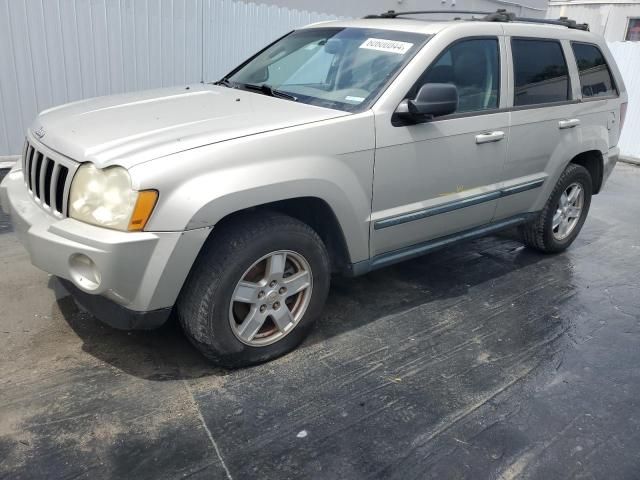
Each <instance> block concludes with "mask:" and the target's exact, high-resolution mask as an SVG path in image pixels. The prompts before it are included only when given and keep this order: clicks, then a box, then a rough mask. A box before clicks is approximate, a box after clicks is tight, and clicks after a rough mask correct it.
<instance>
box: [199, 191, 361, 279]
mask: <svg viewBox="0 0 640 480" xmlns="http://www.w3.org/2000/svg"><path fill="white" fill-rule="evenodd" d="M269 210H271V211H277V212H279V213H282V214H285V215H288V216H290V217H293V218H295V219H297V220H300V221H301V222H303V223H306V224H307V225H309V226H310V227H311V228H313V229H314V230H315V232H316V233H317V234H318V235H319V236H320V238H321V239H322V241H323V242H324V244H325V247H326V248H327V251H328V253H329V257H330V261H331V269H332V271H334V272H339V271H343V270H344V269H345V268H346V267H347V266H348V265H349V264H350V263H351V255H350V251H349V247H348V244H347V240H346V238H345V234H344V231H343V229H342V226H341V225H340V222H339V221H338V218H337V217H336V214H335V212H334V211H333V209H332V208H331V206H330V205H329V204H328V203H327V202H326V201H325V200H323V199H322V198H319V197H314V196H305V197H295V198H287V199H282V200H276V201H273V202H268V203H262V204H259V205H254V206H251V207H247V208H244V209H240V210H236V211H233V212H230V213H228V214H227V215H225V216H224V217H223V218H222V219H220V221H219V222H217V223H216V225H215V227H214V228H213V230H212V231H211V233H210V234H209V236H212V235H215V232H216V230H219V229H221V228H225V227H226V225H227V224H228V223H230V222H232V221H233V220H234V219H236V218H237V217H239V216H244V215H251V214H252V213H258V212H260V211H269Z"/></svg>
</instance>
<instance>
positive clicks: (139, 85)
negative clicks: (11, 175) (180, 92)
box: [0, 0, 336, 156]
mask: <svg viewBox="0 0 640 480" xmlns="http://www.w3.org/2000/svg"><path fill="white" fill-rule="evenodd" d="M331 18H336V17H332V16H330V15H326V14H319V13H315V12H305V11H298V10H295V9H288V8H284V7H278V6H275V5H271V6H268V5H258V4H254V3H247V2H242V1H235V0H0V156H3V155H11V154H17V153H19V152H20V149H21V148H22V143H23V139H24V130H25V128H26V127H27V126H28V125H29V124H30V123H31V121H32V120H33V118H34V117H35V116H36V114H37V113H38V112H39V111H41V110H44V109H46V108H49V107H52V106H54V105H59V104H61V103H66V102H71V101H74V100H78V99H82V98H87V97H94V96H98V95H109V94H113V93H120V92H125V91H130V90H140V89H146V88H155V87H162V86H169V85H177V84H185V83H193V82H199V81H201V80H204V81H208V80H213V79H217V78H219V76H221V75H222V74H223V73H224V72H226V71H228V70H229V69H231V68H233V67H234V66H235V65H236V64H238V63H239V62H240V61H242V60H243V59H245V58H246V57H247V56H249V55H250V54H251V53H252V52H255V51H256V50H258V49H259V48H261V47H263V46H264V45H265V44H266V43H267V42H269V41H271V40H273V39H275V38H277V37H278V36H280V35H283V34H284V33H286V32H287V31H289V30H291V29H293V28H295V27H298V26H301V25H304V24H307V23H312V22H316V21H321V20H329V19H331Z"/></svg>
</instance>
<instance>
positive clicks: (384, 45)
mask: <svg viewBox="0 0 640 480" xmlns="http://www.w3.org/2000/svg"><path fill="white" fill-rule="evenodd" d="M411 47H413V43H408V42H398V41H396V40H384V39H382V38H367V40H365V42H364V43H363V44H362V45H360V48H367V49H369V50H380V51H381V52H390V53H399V54H400V55H404V54H405V53H407V52H408V51H409V49H410V48H411Z"/></svg>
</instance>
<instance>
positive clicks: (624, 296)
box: [0, 165, 640, 480]
mask: <svg viewBox="0 0 640 480" xmlns="http://www.w3.org/2000/svg"><path fill="white" fill-rule="evenodd" d="M639 209H640V168H637V167H632V166H629V165H618V167H617V168H616V170H615V171H614V173H613V176H612V178H611V179H610V180H609V183H608V184H607V186H606V189H605V190H604V192H603V193H601V194H600V195H598V196H597V197H595V198H594V203H593V204H592V209H591V212H590V215H589V218H588V220H587V223H586V225H585V227H584V229H583V231H582V233H581V235H580V236H579V237H578V239H577V241H576V242H575V243H574V245H573V246H572V247H571V248H570V249H569V250H568V251H567V252H566V253H564V254H561V255H557V256H544V255H540V254H537V253H534V252H531V251H529V250H527V249H524V248H523V247H522V246H521V245H520V244H519V243H517V242H515V241H514V240H512V239H511V238H510V237H509V235H501V236H499V237H491V238H487V239H482V240H479V241H475V242H472V243H469V244H466V245H462V246H457V247H454V248H451V249H449V250H446V251H443V252H438V253H434V254H432V255H429V256H427V257H424V258H422V259H420V260H418V261H411V262H406V263H404V264H401V265H398V266H395V267H392V268H388V269H385V270H382V271H378V272H376V273H373V274H370V275H367V276H365V277H362V278H358V279H343V278H337V279H335V280H334V283H333V286H332V290H331V294H330V297H329V301H328V305H327V308H326V311H325V314H324V316H323V317H322V319H321V321H320V322H319V325H318V326H317V328H316V329H315V331H314V334H313V335H312V337H311V338H310V339H309V340H308V341H307V342H306V343H305V344H304V345H303V346H302V347H301V348H300V349H299V350H297V351H295V352H293V353H292V354H290V355H288V356H286V357H285V358H282V359H279V360H277V361H274V362H271V363H269V364H266V365H262V366H259V367H255V368H251V369H245V370H240V371H233V372H229V371H223V370H219V369H216V368H214V367H212V366H211V365H209V364H207V363H206V362H205V361H204V359H203V358H202V357H200V356H199V355H198V354H197V353H196V352H195V351H194V350H193V349H192V348H191V346H190V345H189V344H188V343H187V341H186V340H185V338H184V336H183V335H182V334H181V332H180V330H179V329H178V328H177V327H176V326H175V325H168V326H166V327H164V328H163V329H161V330H159V331H155V332H147V333H140V332H138V333H126V332H120V331H116V330H112V329H110V328H108V327H106V326H103V325H101V324H100V323H98V322H97V321H96V320H95V319H93V318H92V317H90V316H88V315H87V314H84V313H81V312H79V311H78V310H77V309H76V307H75V306H74V304H73V303H72V302H71V301H70V299H69V298H68V297H66V298H65V297H64V296H63V293H61V292H60V291H59V288H58V287H57V286H56V285H55V282H53V281H52V280H50V279H49V277H48V276H47V275H46V274H45V273H43V272H40V271H38V270H36V269H35V268H33V267H32V266H31V265H30V264H29V260H28V258H27V256H26V255H25V252H24V250H23V249H22V248H21V246H20V245H19V244H18V242H17V240H16V238H15V236H14V234H13V233H11V227H10V225H9V224H8V223H7V219H6V217H4V218H0V271H1V272H2V275H1V276H0V308H1V310H0V316H1V318H0V478H3V479H4V478H7V479H8V478H11V479H14V478H50V479H51V478H91V479H98V478H125V477H127V478H136V479H137V480H141V479H146V478H149V479H160V478H184V477H190V478H222V479H225V478H226V479H229V478H234V479H244V478H274V479H284V478H318V479H338V478H340V479H351V478H356V479H359V478H396V479H403V480H404V479H412V478H420V479H423V478H438V479H444V478H470V479H479V478H499V479H512V478H525V479H528V478H535V479H555V478H589V479H590V478H603V479H604V478H606V479H613V478H615V479H637V478H640V454H639V453H638V452H640V367H639V365H640V295H639V292H640V213H639Z"/></svg>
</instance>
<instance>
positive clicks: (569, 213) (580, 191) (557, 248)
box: [520, 163, 592, 253]
mask: <svg viewBox="0 0 640 480" xmlns="http://www.w3.org/2000/svg"><path fill="white" fill-rule="evenodd" d="M591 191H592V183H591V175H589V172H588V171H587V169H585V168H584V167H582V166H580V165H576V164H574V163H570V164H569V165H568V166H567V168H566V169H565V170H564V172H562V175H560V178H559V179H558V182H557V183H556V186H555V188H554V189H553V192H551V195H550V196H549V199H548V200H547V203H546V204H545V206H544V208H543V209H542V212H541V213H540V215H539V216H538V218H536V219H535V220H534V221H532V222H531V223H529V224H527V225H523V226H522V227H520V233H521V236H522V239H523V241H524V243H525V244H526V245H527V246H529V247H531V248H535V249H536V250H540V251H542V252H546V253H554V252H561V251H563V250H565V249H566V248H567V247H568V246H569V245H571V243H573V241H574V240H575V239H576V237H577V236H578V233H580V230H581V229H582V225H583V224H584V222H585V220H586V218H587V214H588V213H589V206H590V205H591Z"/></svg>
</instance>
